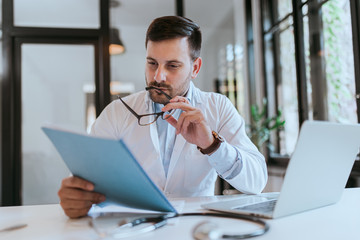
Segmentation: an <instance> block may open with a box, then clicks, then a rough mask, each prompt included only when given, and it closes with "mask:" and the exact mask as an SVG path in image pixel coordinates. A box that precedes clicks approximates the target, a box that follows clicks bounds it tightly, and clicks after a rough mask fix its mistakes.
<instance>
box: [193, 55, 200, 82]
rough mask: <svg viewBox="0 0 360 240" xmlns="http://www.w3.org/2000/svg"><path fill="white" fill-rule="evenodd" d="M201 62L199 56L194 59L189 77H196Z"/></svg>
mask: <svg viewBox="0 0 360 240" xmlns="http://www.w3.org/2000/svg"><path fill="white" fill-rule="evenodd" d="M201 64H202V59H201V57H198V58H197V59H195V61H194V63H193V66H192V72H191V79H195V78H196V77H197V75H198V74H199V71H200V68H201Z"/></svg>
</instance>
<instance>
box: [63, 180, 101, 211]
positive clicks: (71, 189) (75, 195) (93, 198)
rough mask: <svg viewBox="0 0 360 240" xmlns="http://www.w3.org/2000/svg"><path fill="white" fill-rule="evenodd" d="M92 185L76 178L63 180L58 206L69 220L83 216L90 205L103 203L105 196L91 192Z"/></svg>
mask: <svg viewBox="0 0 360 240" xmlns="http://www.w3.org/2000/svg"><path fill="white" fill-rule="evenodd" d="M93 189H94V185H93V184H92V183H90V182H88V181H86V180H84V179H81V178H78V177H69V178H65V179H64V180H63V181H62V184H61V187H60V189H59V191H58V196H59V198H60V205H61V207H62V208H63V210H64V212H65V214H66V215H67V216H69V217H70V218H77V217H82V216H85V215H86V214H87V213H88V211H89V210H90V208H91V206H92V204H94V203H100V202H103V201H105V196H104V195H102V194H100V193H96V192H92V190H93Z"/></svg>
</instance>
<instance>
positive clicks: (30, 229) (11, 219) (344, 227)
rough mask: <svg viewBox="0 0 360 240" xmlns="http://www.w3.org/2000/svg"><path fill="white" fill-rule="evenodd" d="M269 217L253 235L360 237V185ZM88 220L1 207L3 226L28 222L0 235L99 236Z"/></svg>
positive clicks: (168, 231) (166, 234)
mask: <svg viewBox="0 0 360 240" xmlns="http://www.w3.org/2000/svg"><path fill="white" fill-rule="evenodd" d="M231 197H233V196H230V198H231ZM220 198H222V197H220ZM216 199H218V197H208V198H187V199H184V200H185V206H184V209H183V210H184V211H183V212H189V211H200V207H199V206H200V204H202V203H205V202H211V201H214V200H216ZM203 220H205V218H204V217H184V218H181V219H179V220H177V221H176V222H175V223H173V224H171V225H167V226H165V227H163V228H160V229H158V230H156V231H153V232H150V233H145V234H143V235H138V236H137V237H133V238H129V239H179V240H180V239H181V240H186V239H192V236H191V232H192V228H193V227H194V226H195V224H197V223H199V222H200V221H203ZM212 221H214V222H216V223H218V224H222V225H225V227H226V228H230V229H234V230H237V231H239V230H242V229H248V228H250V227H253V226H252V225H249V224H248V223H246V222H237V221H236V222H235V221H234V220H228V219H212ZM266 221H268V223H269V224H270V230H269V232H268V233H266V234H265V235H264V236H261V237H256V238H254V239H259V240H262V239H274V240H275V239H276V240H281V239H286V240H289V239H291V240H296V239H301V240H305V239H306V240H311V239H319V240H320V239H321V240H322V239H326V240H329V239H334V240H335V239H336V240H340V239H346V240H351V239H360V188H354V189H346V190H345V191H344V194H343V196H342V198H341V200H340V202H339V203H337V204H335V205H331V206H327V207H323V208H319V209H316V210H312V211H308V212H305V213H301V214H296V215H293V216H288V217H284V218H280V219H277V220H266ZM88 222H89V218H88V217H87V218H82V219H78V220H70V219H68V218H67V217H66V216H65V215H64V213H63V211H62V209H61V207H60V206H59V205H57V204H54V205H38V206H21V207H1V208H0V228H3V227H6V226H11V225H14V224H18V223H26V224H28V226H27V227H25V228H22V229H18V230H14V231H10V232H0V239H1V240H2V239H4V240H5V239H6V240H12V239H14V240H15V239H16V240H20V239H38V240H40V239H47V240H49V239H51V240H55V239H71V240H75V239H76V240H81V239H87V240H92V239H93V240H96V239H99V237H98V236H97V234H96V233H95V232H94V231H93V229H91V228H90V227H89V225H88Z"/></svg>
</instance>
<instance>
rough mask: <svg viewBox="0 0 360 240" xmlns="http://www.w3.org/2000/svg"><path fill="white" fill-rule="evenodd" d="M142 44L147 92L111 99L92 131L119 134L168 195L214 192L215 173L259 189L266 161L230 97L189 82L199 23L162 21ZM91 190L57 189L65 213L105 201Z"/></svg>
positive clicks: (72, 181) (80, 183) (82, 184)
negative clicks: (202, 89)
mask: <svg viewBox="0 0 360 240" xmlns="http://www.w3.org/2000/svg"><path fill="white" fill-rule="evenodd" d="M145 46H146V67H145V77H146V85H147V86H148V88H147V91H141V92H138V93H135V94H132V95H130V96H127V97H125V98H123V99H119V100H116V101H113V102H112V103H111V104H109V105H108V106H107V107H106V108H105V109H104V111H103V112H102V113H101V114H100V116H99V117H98V119H97V120H96V122H95V123H94V125H93V127H92V134H94V135H96V136H101V137H111V138H115V139H120V138H122V139H123V140H124V141H125V143H126V145H127V146H128V148H129V149H130V151H131V152H132V153H133V154H134V156H135V158H136V159H137V160H138V161H139V163H140V165H141V166H142V167H143V168H144V170H145V171H146V172H147V174H148V175H149V176H150V178H151V179H152V180H153V181H154V183H155V184H156V185H157V186H158V187H159V188H160V189H161V190H163V191H164V193H165V195H166V196H167V197H190V196H206V195H213V194H214V188H215V181H216V177H217V175H219V176H220V177H222V178H223V179H225V180H226V181H227V182H229V183H230V184H231V185H232V186H234V187H235V188H236V189H238V190H239V191H242V192H244V193H259V192H261V191H262V189H263V188H264V186H265V184H266V181H267V170H266V164H265V160H264V157H263V156H262V155H261V154H260V153H259V151H258V150H257V148H256V147H255V146H254V145H253V144H252V143H251V141H250V140H249V138H248V137H247V136H246V133H245V123H244V120H243V118H242V117H241V116H240V115H239V114H238V112H237V111H236V109H235V108H234V106H233V105H232V104H231V102H230V101H229V100H228V99H227V98H226V97H224V96H223V95H220V94H216V93H205V92H202V91H200V90H199V89H198V88H196V87H195V86H194V85H193V83H192V79H195V78H196V76H197V75H198V73H199V71H200V68H201V65H202V59H201V58H200V49H201V32H200V29H199V27H198V25H197V24H195V23H194V22H192V21H191V20H189V19H186V18H182V17H176V16H169V17H161V18H157V19H155V20H154V21H153V22H152V23H151V25H150V26H149V28H148V31H147V34H146V42H145ZM154 113H156V114H154ZM152 122H153V124H151V123H152ZM119 167H121V159H119ZM114 184H122V183H114ZM93 189H94V186H93V184H92V183H90V182H87V181H85V180H83V179H80V178H76V177H69V178H66V179H64V180H63V182H62V186H61V188H60V190H59V193H58V194H59V197H60V204H61V206H62V208H63V209H64V211H65V213H66V215H68V216H69V217H71V218H75V217H80V216H84V215H86V214H87V212H88V211H89V209H90V207H91V205H92V204H93V203H100V202H102V201H104V200H105V196H103V195H101V194H99V193H95V192H93ZM134 191H136V189H134Z"/></svg>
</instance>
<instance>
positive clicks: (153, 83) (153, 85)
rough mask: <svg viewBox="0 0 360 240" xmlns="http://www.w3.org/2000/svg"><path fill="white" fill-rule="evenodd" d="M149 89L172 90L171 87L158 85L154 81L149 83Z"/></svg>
mask: <svg viewBox="0 0 360 240" xmlns="http://www.w3.org/2000/svg"><path fill="white" fill-rule="evenodd" d="M149 87H157V88H166V89H169V90H171V89H172V87H171V86H169V85H167V84H165V83H158V82H155V81H153V82H150V83H149Z"/></svg>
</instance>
